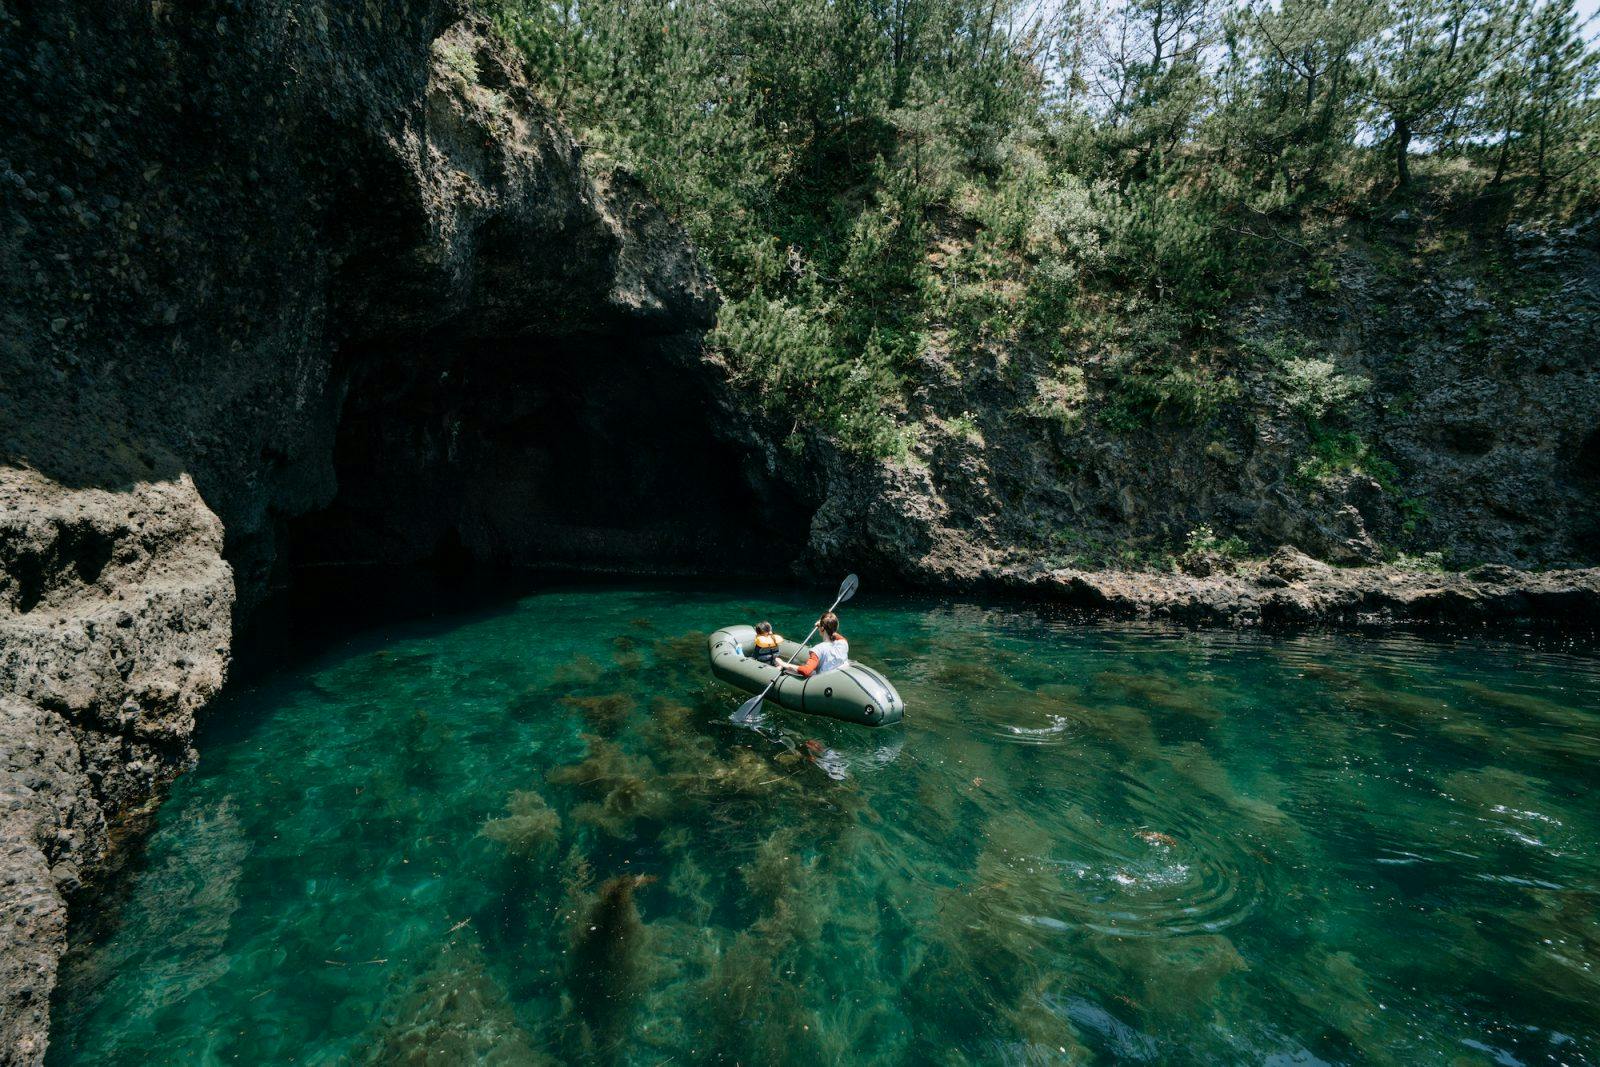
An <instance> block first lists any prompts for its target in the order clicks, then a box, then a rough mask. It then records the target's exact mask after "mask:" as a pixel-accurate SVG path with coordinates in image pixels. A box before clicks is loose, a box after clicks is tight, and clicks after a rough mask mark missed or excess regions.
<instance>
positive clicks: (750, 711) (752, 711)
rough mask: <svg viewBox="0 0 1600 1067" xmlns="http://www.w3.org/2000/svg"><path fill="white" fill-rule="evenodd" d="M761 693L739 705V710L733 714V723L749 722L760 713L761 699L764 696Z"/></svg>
mask: <svg viewBox="0 0 1600 1067" xmlns="http://www.w3.org/2000/svg"><path fill="white" fill-rule="evenodd" d="M766 695H767V694H766V692H765V691H762V692H760V693H757V694H756V695H755V696H753V697H751V698H750V699H749V700H746V701H745V702H744V703H743V704H740V705H739V710H738V711H736V712H734V713H733V721H734V722H749V721H750V720H751V719H753V718H755V717H756V715H757V714H758V713H759V712H760V711H761V698H762V697H764V696H766Z"/></svg>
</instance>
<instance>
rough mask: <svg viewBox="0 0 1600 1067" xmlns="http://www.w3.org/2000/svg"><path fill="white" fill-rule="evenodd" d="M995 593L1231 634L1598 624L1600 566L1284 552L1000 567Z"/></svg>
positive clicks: (1094, 612)
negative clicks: (1451, 568) (1429, 565)
mask: <svg viewBox="0 0 1600 1067" xmlns="http://www.w3.org/2000/svg"><path fill="white" fill-rule="evenodd" d="M992 580H993V582H994V584H995V586H996V587H997V588H999V589H1002V590H1005V591H1008V592H1013V593H1019V594H1023V595H1026V596H1029V597H1035V598H1038V599H1040V600H1042V601H1046V602H1048V603H1051V604H1059V605H1062V606H1065V607H1069V608H1074V609H1079V610H1083V611H1085V612H1089V613H1092V614H1096V615H1103V616H1110V617H1118V618H1134V619H1146V620H1169V621H1172V622H1176V623H1190V624H1194V623H1199V624H1209V625H1219V626H1239V627H1265V628H1272V627H1292V626H1334V627H1369V626H1427V627H1439V628H1445V629H1449V628H1488V629H1496V630H1498V629H1509V628H1514V627H1518V626H1526V625H1535V626H1552V627H1557V628H1563V629H1568V628H1570V629H1590V628H1595V627H1600V568H1595V567H1589V568H1580V569H1574V570H1559V571H1516V570H1512V569H1511V568H1509V567H1502V566H1497V565H1487V566H1484V567H1479V568H1476V569H1475V570H1472V571H1468V572H1465V573H1459V574H1457V573H1447V572H1433V571H1417V570H1409V569H1404V568H1399V567H1391V566H1371V567H1332V566H1329V565H1328V564H1326V563H1322V562H1320V561H1318V560H1314V559H1312V558H1311V557H1309V556H1306V555H1304V554H1303V553H1300V552H1298V551H1296V550H1295V549H1293V548H1289V547H1285V548H1282V549H1279V550H1278V552H1277V553H1275V554H1274V555H1273V556H1272V557H1271V558H1269V559H1266V560H1261V561H1254V562H1249V563H1241V564H1238V565H1237V566H1236V568H1235V569H1234V570H1233V572H1232V573H1227V574H1221V573H1213V574H1210V575H1207V576H1204V577H1197V576H1193V575H1187V574H1158V573H1141V572H1132V571H1081V570H1072V569H1066V568H1063V569H1044V570H1032V571H1029V570H1025V569H1008V570H1002V571H1000V572H999V573H997V574H996V575H995V576H994V578H993V579H992Z"/></svg>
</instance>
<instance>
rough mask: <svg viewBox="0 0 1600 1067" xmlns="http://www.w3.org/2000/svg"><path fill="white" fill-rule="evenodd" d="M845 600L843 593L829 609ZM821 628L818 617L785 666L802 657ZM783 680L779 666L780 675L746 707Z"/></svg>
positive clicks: (753, 703) (758, 701)
mask: <svg viewBox="0 0 1600 1067" xmlns="http://www.w3.org/2000/svg"><path fill="white" fill-rule="evenodd" d="M843 600H844V596H843V594H841V595H840V596H839V597H838V599H836V600H834V602H833V603H832V604H829V605H828V611H832V610H833V609H834V608H836V607H838V606H839V604H840V603H841V602H842V601H843ZM828 611H825V612H823V613H822V614H824V615H826V614H827V613H828ZM820 629H822V619H821V618H818V619H817V624H816V625H815V626H813V627H812V628H811V632H810V633H808V634H806V639H805V640H804V641H801V642H800V647H799V648H797V649H795V650H794V655H792V656H790V657H789V661H788V662H787V663H785V664H784V665H783V666H784V667H792V666H794V661H795V660H797V659H799V658H800V653H802V652H804V651H805V650H806V645H807V644H809V643H810V642H811V639H812V638H813V637H815V636H817V631H818V630H820ZM782 680H783V667H779V668H778V676H777V677H776V678H774V679H773V680H772V681H770V682H768V683H767V687H766V688H765V689H763V690H762V691H761V692H760V693H758V694H756V698H755V699H754V700H752V701H749V702H747V703H746V704H745V707H754V706H755V705H757V704H759V703H761V702H762V701H763V700H765V699H767V694H768V693H770V692H772V687H773V686H775V685H777V684H778V683H779V682H781V681H782Z"/></svg>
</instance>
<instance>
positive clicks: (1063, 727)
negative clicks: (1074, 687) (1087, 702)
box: [980, 691, 1089, 745]
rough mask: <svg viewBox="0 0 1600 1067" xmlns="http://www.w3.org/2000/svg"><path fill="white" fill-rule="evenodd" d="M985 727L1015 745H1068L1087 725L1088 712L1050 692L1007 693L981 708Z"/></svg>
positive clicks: (995, 735) (990, 734) (983, 726)
mask: <svg viewBox="0 0 1600 1067" xmlns="http://www.w3.org/2000/svg"><path fill="white" fill-rule="evenodd" d="M980 710H981V712H982V713H983V718H982V729H983V731H984V732H985V733H987V734H988V735H989V736H991V737H994V738H996V739H998V740H1000V741H1006V742H1009V743H1011V744H1015V745H1064V744H1067V743H1068V742H1070V741H1072V740H1073V739H1075V738H1077V737H1079V736H1081V735H1082V734H1083V733H1084V732H1085V730H1086V728H1087V718H1088V714H1089V713H1088V712H1087V711H1085V710H1084V709H1083V708H1081V707H1079V706H1078V705H1077V704H1076V703H1074V702H1072V701H1069V700H1067V699H1064V698H1062V697H1059V696H1055V695H1053V694H1051V693H1049V692H1048V691H1039V692H1032V693H1027V694H1023V695H1015V696H1013V695H1009V694H1008V695H1007V696H1006V697H1005V699H1003V700H1000V701H996V702H995V703H993V704H992V705H989V706H987V707H983V708H981V709H980Z"/></svg>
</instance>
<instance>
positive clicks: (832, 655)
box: [779, 611, 850, 678]
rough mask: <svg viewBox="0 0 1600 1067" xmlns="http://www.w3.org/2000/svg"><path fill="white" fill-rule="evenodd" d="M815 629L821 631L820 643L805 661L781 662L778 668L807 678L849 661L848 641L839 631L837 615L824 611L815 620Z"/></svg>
mask: <svg viewBox="0 0 1600 1067" xmlns="http://www.w3.org/2000/svg"><path fill="white" fill-rule="evenodd" d="M817 629H819V630H821V631H822V643H821V644H820V645H817V646H815V647H814V648H812V649H811V655H809V656H807V657H806V661H805V662H804V663H801V664H799V665H793V664H788V663H785V664H782V665H781V666H780V668H779V669H780V670H782V671H784V672H785V673H787V674H797V675H799V676H800V677H801V678H809V677H811V676H812V675H813V674H826V673H827V672H828V671H835V670H838V669H839V668H840V667H843V666H844V665H845V664H846V663H848V662H849V661H850V642H848V641H846V640H845V639H844V634H842V633H840V632H839V616H837V615H835V614H834V613H833V612H831V611H829V612H824V613H823V616H822V618H820V619H818V620H817Z"/></svg>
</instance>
